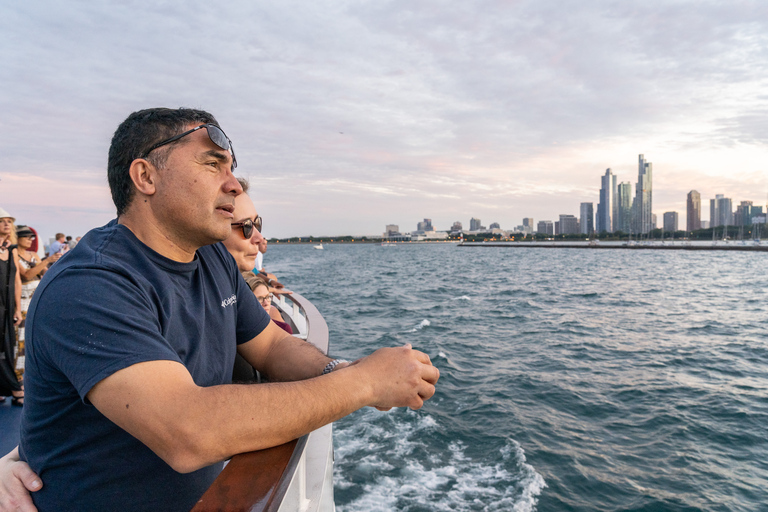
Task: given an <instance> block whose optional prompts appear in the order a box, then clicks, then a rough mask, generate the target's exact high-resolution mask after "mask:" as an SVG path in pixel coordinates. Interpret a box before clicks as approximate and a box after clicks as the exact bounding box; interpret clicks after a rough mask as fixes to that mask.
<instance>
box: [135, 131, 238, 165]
mask: <svg viewBox="0 0 768 512" xmlns="http://www.w3.org/2000/svg"><path fill="white" fill-rule="evenodd" d="M201 128H205V129H206V130H205V131H206V132H207V133H208V138H209V139H211V142H213V143H214V144H216V145H217V146H219V147H220V148H221V149H223V150H226V151H229V154H231V155H232V168H233V169H234V168H235V167H237V158H235V148H234V147H232V141H231V140H229V137H227V134H226V133H224V130H222V129H221V128H219V127H218V126H216V125H215V124H210V123H206V124H201V125H200V126H198V127H196V128H192V129H191V130H187V131H186V132H184V133H180V134H178V135H174V136H173V137H171V138H170V139H165V140H164V141H162V142H158V143H157V144H155V145H154V146H152V147H151V148H149V149H148V150H147V151H145V152H144V154H143V155H141V157H140V158H147V157H148V156H149V154H150V153H151V152H152V151H154V150H156V149H157V148H159V147H163V146H165V145H166V144H170V143H171V142H176V141H177V140H179V139H180V138H182V137H186V136H187V135H189V134H190V133H192V132H196V131H197V130H199V129H201Z"/></svg>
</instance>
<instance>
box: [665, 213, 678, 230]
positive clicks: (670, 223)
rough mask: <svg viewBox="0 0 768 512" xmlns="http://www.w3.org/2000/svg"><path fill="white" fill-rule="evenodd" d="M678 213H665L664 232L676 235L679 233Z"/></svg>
mask: <svg viewBox="0 0 768 512" xmlns="http://www.w3.org/2000/svg"><path fill="white" fill-rule="evenodd" d="M677 221H678V215H677V212H664V231H666V232H667V233H674V232H675V231H677Z"/></svg>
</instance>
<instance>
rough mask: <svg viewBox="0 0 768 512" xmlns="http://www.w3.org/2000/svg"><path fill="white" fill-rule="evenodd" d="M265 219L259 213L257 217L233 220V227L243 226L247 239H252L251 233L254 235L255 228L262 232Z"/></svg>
mask: <svg viewBox="0 0 768 512" xmlns="http://www.w3.org/2000/svg"><path fill="white" fill-rule="evenodd" d="M262 222H263V219H262V218H261V215H257V216H256V218H255V219H253V220H251V219H245V220H244V221H242V222H233V223H232V227H233V228H243V236H244V237H245V239H246V240H250V239H251V235H253V230H254V229H255V230H256V231H258V232H259V233H261V225H262Z"/></svg>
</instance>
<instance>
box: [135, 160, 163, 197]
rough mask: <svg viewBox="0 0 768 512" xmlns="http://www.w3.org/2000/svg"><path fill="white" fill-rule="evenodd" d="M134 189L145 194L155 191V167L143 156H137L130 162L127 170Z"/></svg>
mask: <svg viewBox="0 0 768 512" xmlns="http://www.w3.org/2000/svg"><path fill="white" fill-rule="evenodd" d="M128 173H129V175H130V176H131V181H133V186H135V187H136V190H137V191H138V192H139V193H140V194H143V195H145V196H151V195H154V193H155V179H156V177H157V168H156V167H155V166H154V165H152V164H151V163H149V161H148V160H146V159H144V158H137V159H136V160H134V161H133V162H131V167H130V169H129V170H128Z"/></svg>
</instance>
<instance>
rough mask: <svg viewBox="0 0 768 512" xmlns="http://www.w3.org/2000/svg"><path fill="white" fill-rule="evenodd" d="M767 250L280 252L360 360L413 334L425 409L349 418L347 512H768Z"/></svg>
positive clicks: (272, 256) (344, 475)
mask: <svg viewBox="0 0 768 512" xmlns="http://www.w3.org/2000/svg"><path fill="white" fill-rule="evenodd" d="M764 258H766V256H765V255H763V254H757V253H754V254H753V253H732V254H729V253H719V252H712V253H707V252H692V253H687V252H684V251H670V252H666V251H626V250H615V251H611V250H601V251H591V250H578V249H505V248H482V247H481V248H459V247H456V246H454V245H448V244H444V245H424V244H411V245H400V246H397V247H381V246H378V245H329V246H327V247H326V250H324V251H315V250H312V248H311V246H306V245H304V246H286V245H283V246H277V245H275V246H270V252H269V253H268V257H267V261H266V264H267V266H268V267H269V269H270V271H273V272H276V273H278V274H279V275H280V276H281V278H282V279H281V280H283V281H285V282H287V283H290V285H291V286H293V287H295V289H296V290H297V291H299V292H300V293H302V294H303V295H305V296H307V297H308V298H309V299H310V300H312V301H313V302H314V303H315V304H316V305H317V307H318V309H319V310H320V311H321V312H322V313H323V315H324V316H325V318H326V320H327V322H328V326H329V328H330V331H331V351H332V352H333V353H335V354H341V355H344V356H345V357H347V358H356V357H360V356H363V355H365V354H368V353H370V352H371V351H372V350H374V349H375V348H377V347H380V346H396V345H401V344H403V343H412V344H413V345H414V347H416V348H419V349H420V350H422V351H424V352H426V353H427V354H429V355H430V357H431V358H432V361H433V363H434V364H435V365H436V366H438V367H439V368H440V371H441V379H440V383H439V385H438V393H437V394H436V395H435V397H434V398H433V399H432V400H431V401H429V402H427V404H426V405H425V407H424V408H423V409H422V410H420V411H416V412H414V411H410V410H395V411H391V412H389V413H381V412H378V411H375V410H372V409H365V410H361V411H358V412H357V413H355V414H353V415H351V416H349V417H347V418H345V419H343V420H341V421H339V422H337V423H336V427H335V428H336V431H335V440H336V474H335V485H336V490H335V493H336V503H337V507H338V510H339V511H340V512H343V511H358V510H371V511H378V510H380V511H384V510H408V511H414V512H415V511H432V510H515V511H529V510H539V511H564V510H565V511H568V510H572V511H603V510H605V511H619V510H621V511H657V510H658V511H662V510H674V511H677V510H679V511H696V510H702V511H704V510H706V511H710V510H713V511H720V510H722V511H754V510H766V509H768V490H766V489H768V443H767V442H766V425H768V392H767V391H768V381H767V380H766V368H767V366H768V343H767V341H768V338H767V337H766V332H765V326H766V316H768V315H766V301H767V300H768V294H767V293H766V290H767V289H768V277H766V275H765V274H766V273H765V272H764V271H763V269H764V267H765V262H764Z"/></svg>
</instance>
